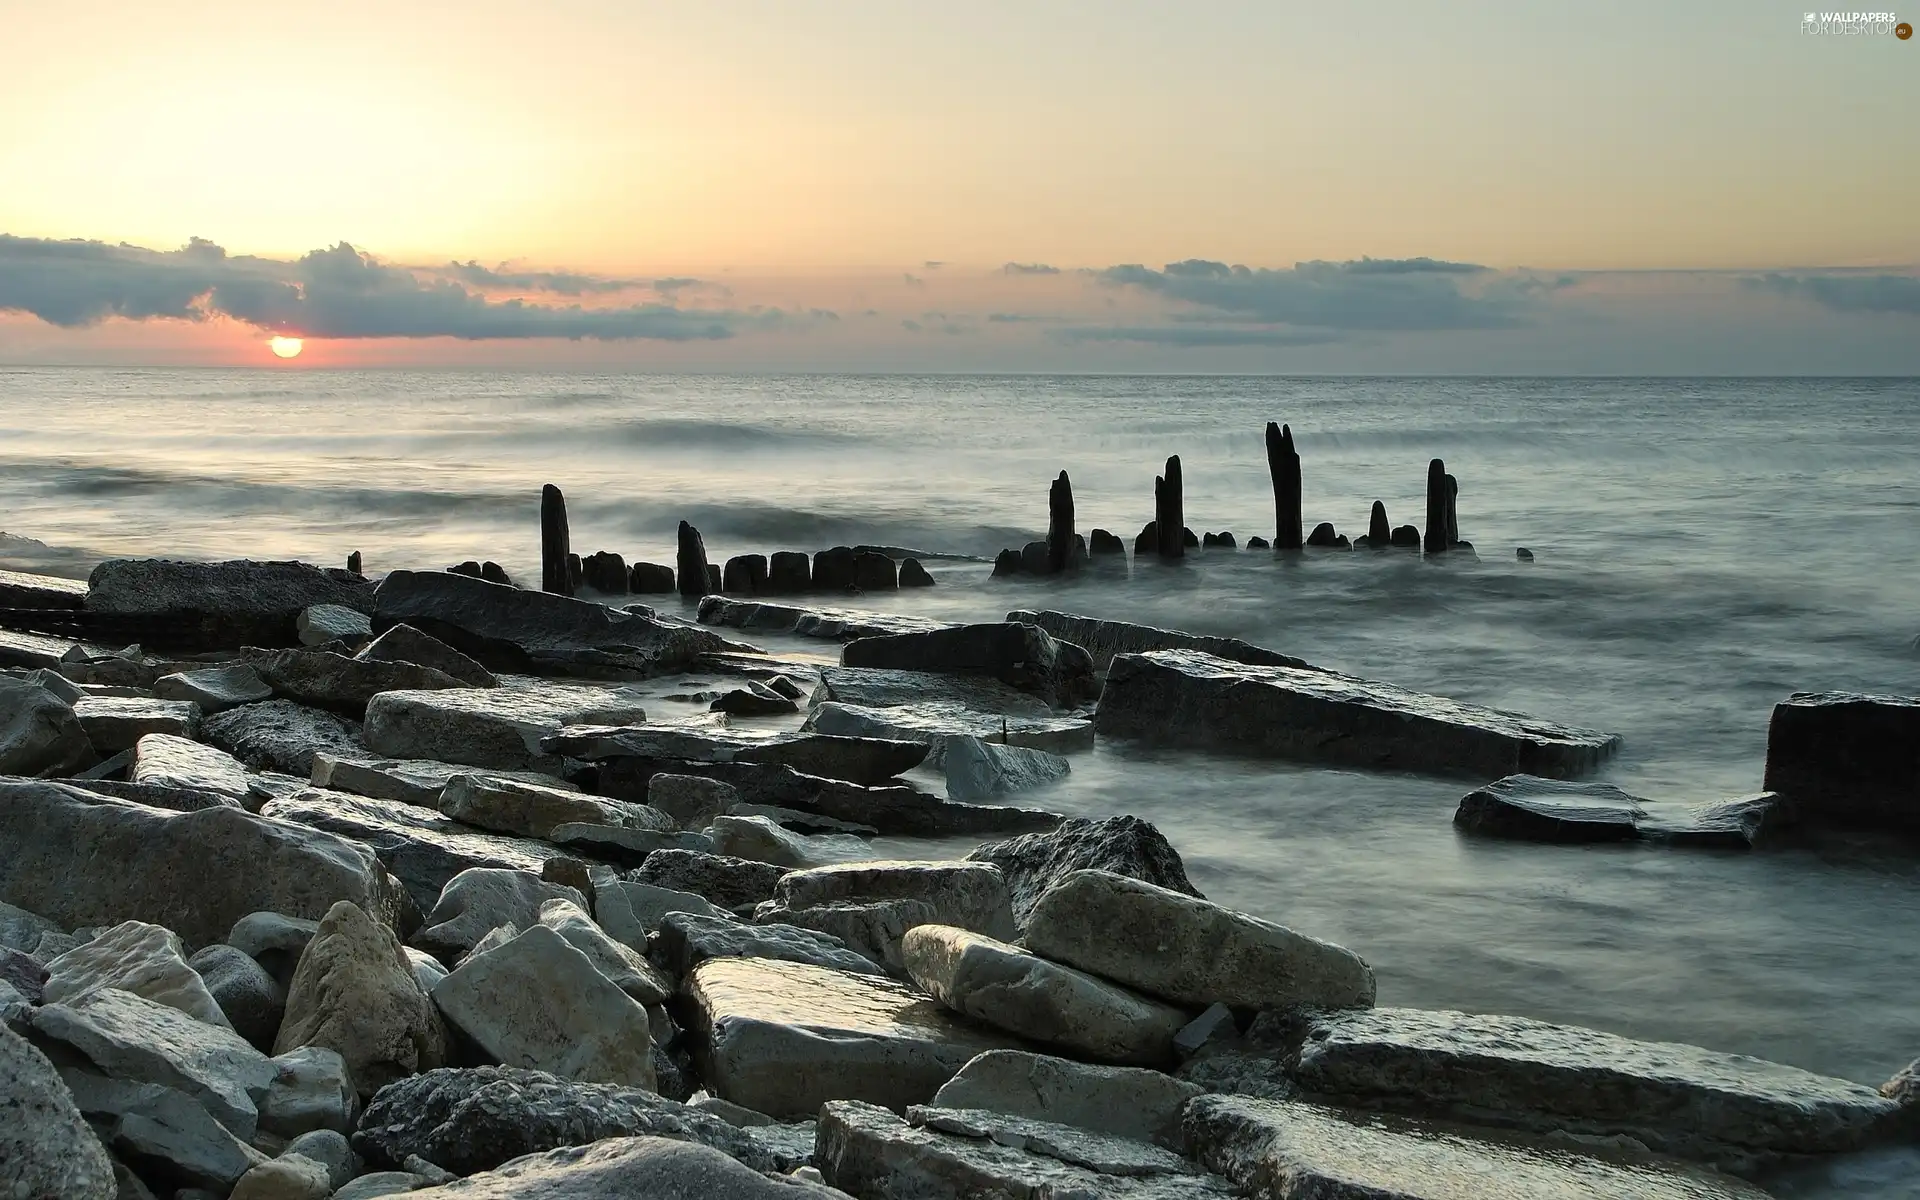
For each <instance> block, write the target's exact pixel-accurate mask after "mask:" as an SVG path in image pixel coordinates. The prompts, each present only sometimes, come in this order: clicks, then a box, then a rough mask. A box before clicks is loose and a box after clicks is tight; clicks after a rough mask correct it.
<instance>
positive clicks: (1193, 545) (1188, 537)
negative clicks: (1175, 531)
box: [1180, 526, 1200, 550]
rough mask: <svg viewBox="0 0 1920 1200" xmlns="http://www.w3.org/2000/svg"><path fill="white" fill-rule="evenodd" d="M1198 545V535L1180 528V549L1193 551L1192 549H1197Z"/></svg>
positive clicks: (1182, 527)
mask: <svg viewBox="0 0 1920 1200" xmlns="http://www.w3.org/2000/svg"><path fill="white" fill-rule="evenodd" d="M1199 545H1200V535H1199V534H1197V533H1195V532H1194V531H1193V530H1191V529H1188V528H1186V527H1185V526H1181V528H1180V548H1181V549H1183V550H1194V549H1198V548H1199Z"/></svg>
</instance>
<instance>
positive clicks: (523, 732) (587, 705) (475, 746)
mask: <svg viewBox="0 0 1920 1200" xmlns="http://www.w3.org/2000/svg"><path fill="white" fill-rule="evenodd" d="M522 594H523V595H537V594H539V593H534V592H526V593H522ZM642 701H643V697H642V696H640V695H639V694H638V693H636V692H629V691H626V690H614V689H608V688H598V687H588V686H583V685H570V684H532V685H517V686H513V687H501V688H490V689H480V688H456V689H450V690H447V691H424V692H419V691H408V692H386V693H383V694H381V695H379V696H376V697H374V699H373V702H372V703H371V704H369V705H368V706H367V733H366V737H367V745H368V747H369V748H371V749H372V750H373V751H374V753H376V754H384V755H389V756H392V757H394V758H426V759H434V760H437V761H440V762H451V763H465V764H467V765H469V766H476V767H497V768H502V769H505V770H509V771H515V770H519V771H525V770H533V769H536V768H538V769H542V770H545V771H547V772H548V773H550V774H558V773H559V770H560V760H559V759H558V758H557V757H555V756H554V755H552V754H549V753H545V752H543V751H542V750H541V749H540V740H541V738H543V737H545V736H546V735H548V734H552V733H556V732H558V731H559V730H560V729H561V728H562V727H563V726H566V725H576V724H601V723H605V724H618V723H620V722H624V721H644V720H646V719H647V714H646V709H645V708H644V707H642Z"/></svg>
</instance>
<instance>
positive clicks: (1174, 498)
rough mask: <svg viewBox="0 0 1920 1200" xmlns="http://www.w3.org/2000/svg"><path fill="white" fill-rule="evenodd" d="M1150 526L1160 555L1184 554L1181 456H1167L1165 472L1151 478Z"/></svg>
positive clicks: (1175, 555)
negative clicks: (1152, 528)
mask: <svg viewBox="0 0 1920 1200" xmlns="http://www.w3.org/2000/svg"><path fill="white" fill-rule="evenodd" d="M1153 527H1154V536H1155V538H1156V539H1157V540H1158V542H1159V545H1158V546H1156V547H1155V549H1156V550H1157V551H1158V552H1159V555H1160V557H1161V558H1181V557H1183V556H1184V555H1185V554H1186V539H1185V537H1184V536H1182V535H1184V534H1185V533H1186V532H1187V528H1186V505H1185V502H1184V500H1183V499H1182V496H1181V483H1180V456H1179V455H1178V454H1175V455H1173V456H1171V457H1170V458H1168V459H1167V473H1166V474H1165V475H1156V476H1154V479H1153Z"/></svg>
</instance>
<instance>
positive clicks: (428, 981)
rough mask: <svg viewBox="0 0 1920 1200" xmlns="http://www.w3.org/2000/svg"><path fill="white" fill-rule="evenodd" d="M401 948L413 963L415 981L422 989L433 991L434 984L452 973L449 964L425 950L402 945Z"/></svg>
mask: <svg viewBox="0 0 1920 1200" xmlns="http://www.w3.org/2000/svg"><path fill="white" fill-rule="evenodd" d="M401 949H402V950H403V951H405V952H406V955H407V961H408V962H409V963H412V964H413V978H414V982H416V983H418V984H419V985H420V990H421V991H423V992H428V993H431V992H432V991H433V985H434V984H436V983H439V982H440V981H441V980H442V979H445V978H446V977H447V976H448V974H450V970H449V968H448V967H447V964H445V963H443V962H441V961H440V960H439V959H437V958H435V957H434V956H433V955H431V954H428V953H427V952H426V951H425V950H415V949H414V948H413V947H412V946H402V947H401Z"/></svg>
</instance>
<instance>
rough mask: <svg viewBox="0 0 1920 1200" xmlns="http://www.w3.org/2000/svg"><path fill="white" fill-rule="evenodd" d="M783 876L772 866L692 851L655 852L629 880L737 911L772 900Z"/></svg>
mask: <svg viewBox="0 0 1920 1200" xmlns="http://www.w3.org/2000/svg"><path fill="white" fill-rule="evenodd" d="M786 874H787V868H785V867H778V866H775V865H773V864H772V863H761V862H751V861H749V860H747V859H744V858H728V857H726V856H724V855H719V854H701V853H698V852H697V851H692V850H656V851H654V852H653V853H652V854H650V855H648V856H647V861H646V862H645V863H643V864H642V865H641V867H640V869H639V870H638V871H635V872H634V873H633V879H634V882H636V883H650V884H652V885H653V886H655V887H662V888H671V889H673V890H674V891H680V892H692V893H693V894H694V895H696V896H705V897H706V898H707V899H708V900H711V901H712V902H713V903H714V904H716V905H718V906H720V907H721V908H727V909H739V908H752V907H753V906H754V905H756V904H759V903H760V902H761V901H763V900H770V899H772V898H773V893H774V885H775V884H777V883H778V882H779V881H780V879H781V877H782V876H784V875H786Z"/></svg>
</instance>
